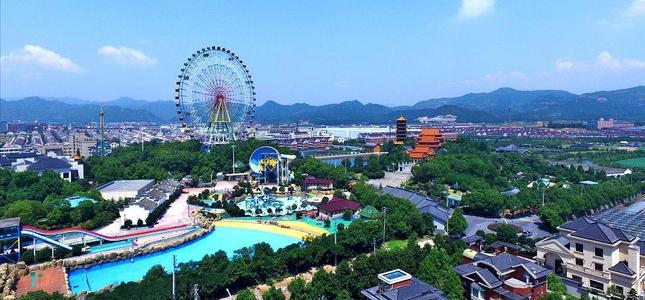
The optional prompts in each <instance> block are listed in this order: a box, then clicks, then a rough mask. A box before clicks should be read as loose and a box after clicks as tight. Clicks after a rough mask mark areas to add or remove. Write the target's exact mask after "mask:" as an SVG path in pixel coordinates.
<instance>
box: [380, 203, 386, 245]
mask: <svg viewBox="0 0 645 300" xmlns="http://www.w3.org/2000/svg"><path fill="white" fill-rule="evenodd" d="M381 211H382V212H383V244H385V219H386V217H387V207H385V206H384V207H383V209H382V210H381Z"/></svg>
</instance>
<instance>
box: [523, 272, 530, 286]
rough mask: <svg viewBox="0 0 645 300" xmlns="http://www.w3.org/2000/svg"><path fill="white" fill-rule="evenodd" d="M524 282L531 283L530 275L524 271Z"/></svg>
mask: <svg viewBox="0 0 645 300" xmlns="http://www.w3.org/2000/svg"><path fill="white" fill-rule="evenodd" d="M524 282H525V283H526V284H529V283H531V275H530V274H529V273H528V272H526V271H524Z"/></svg>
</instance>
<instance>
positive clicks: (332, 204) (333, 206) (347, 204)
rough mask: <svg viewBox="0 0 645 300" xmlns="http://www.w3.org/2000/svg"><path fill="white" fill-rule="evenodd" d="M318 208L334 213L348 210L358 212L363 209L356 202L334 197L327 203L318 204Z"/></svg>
mask: <svg viewBox="0 0 645 300" xmlns="http://www.w3.org/2000/svg"><path fill="white" fill-rule="evenodd" d="M318 207H319V208H320V209H323V210H326V211H332V212H333V211H341V210H346V209H349V210H357V209H359V208H360V207H361V205H360V204H359V203H358V202H354V201H352V200H348V199H344V198H339V197H333V198H331V200H329V202H327V203H321V204H318Z"/></svg>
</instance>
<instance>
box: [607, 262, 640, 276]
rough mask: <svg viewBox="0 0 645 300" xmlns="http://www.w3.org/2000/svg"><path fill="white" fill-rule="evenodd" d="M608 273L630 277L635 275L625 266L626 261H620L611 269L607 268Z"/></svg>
mask: <svg viewBox="0 0 645 300" xmlns="http://www.w3.org/2000/svg"><path fill="white" fill-rule="evenodd" d="M609 270H610V271H614V272H618V273H621V274H625V275H629V276H632V275H634V274H636V272H634V271H633V270H632V269H631V268H629V266H628V265H627V262H626V261H620V262H618V263H617V264H616V265H614V266H613V267H611V268H609Z"/></svg>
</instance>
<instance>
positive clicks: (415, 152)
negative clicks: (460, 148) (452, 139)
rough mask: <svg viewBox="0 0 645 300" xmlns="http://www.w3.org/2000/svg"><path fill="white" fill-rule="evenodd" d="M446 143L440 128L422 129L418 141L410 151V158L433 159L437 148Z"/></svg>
mask: <svg viewBox="0 0 645 300" xmlns="http://www.w3.org/2000/svg"><path fill="white" fill-rule="evenodd" d="M444 143H445V140H444V137H443V135H442V134H441V131H440V130H439V128H424V129H421V133H419V137H418V138H417V143H416V146H415V147H414V149H412V151H410V153H409V154H410V158H412V160H413V161H418V160H424V159H431V158H433V157H434V155H435V153H436V151H437V149H439V148H441V147H442V146H443V144H444Z"/></svg>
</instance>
